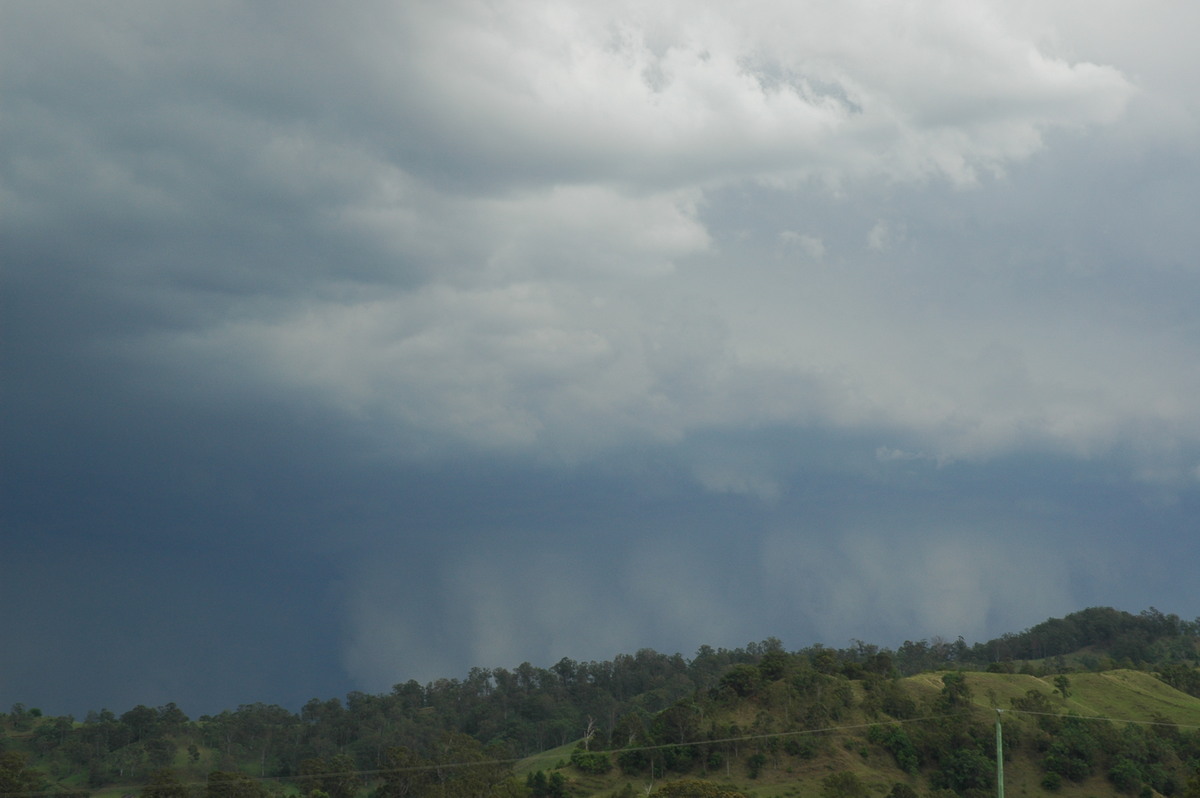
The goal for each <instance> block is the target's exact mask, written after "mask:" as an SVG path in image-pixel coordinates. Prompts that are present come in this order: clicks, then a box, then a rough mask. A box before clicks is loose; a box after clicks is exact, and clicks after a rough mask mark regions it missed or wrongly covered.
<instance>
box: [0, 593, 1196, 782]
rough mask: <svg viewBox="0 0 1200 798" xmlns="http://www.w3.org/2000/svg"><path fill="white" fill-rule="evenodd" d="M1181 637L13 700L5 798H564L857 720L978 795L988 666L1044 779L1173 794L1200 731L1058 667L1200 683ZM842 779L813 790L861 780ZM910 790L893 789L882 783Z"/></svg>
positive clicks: (1167, 626) (928, 645) (915, 764)
mask: <svg viewBox="0 0 1200 798" xmlns="http://www.w3.org/2000/svg"><path fill="white" fill-rule="evenodd" d="M1198 633H1200V622H1184V621H1181V620H1180V619H1179V618H1177V617H1175V616H1170V615H1163V614H1161V613H1159V612H1158V611H1157V610H1154V609H1151V610H1148V611H1146V612H1143V613H1141V614H1138V615H1132V614H1129V613H1124V612H1119V611H1117V610H1112V609H1108V608H1093V609H1089V610H1084V611H1082V612H1078V613H1074V614H1072V615H1068V616H1067V617H1065V618H1062V619H1051V620H1049V621H1046V622H1045V623H1043V624H1039V625H1037V626H1035V627H1033V628H1032V629H1029V630H1027V631H1025V632H1021V633H1019V634H1014V635H1005V636H1003V637H1001V638H998V639H996V640H992V641H988V642H987V643H980V644H976V645H975V646H970V647H969V646H967V645H966V644H965V643H964V642H963V641H962V640H961V639H959V640H958V641H956V642H954V643H947V642H945V641H942V640H936V639H935V640H933V641H921V642H919V643H912V642H910V641H906V642H905V643H904V644H903V645H902V646H900V647H899V648H897V649H896V650H894V651H892V650H887V649H881V648H879V647H876V646H872V645H868V644H865V643H861V642H857V641H856V642H855V643H854V644H853V645H851V646H850V647H848V648H846V649H841V650H835V649H830V648H826V647H822V646H814V647H811V648H808V649H804V650H801V651H797V652H788V651H786V650H785V649H784V648H783V646H782V644H781V643H780V642H779V641H778V640H775V639H768V640H766V641H763V642H761V643H752V644H749V645H747V646H746V647H744V648H738V649H734V650H727V649H713V648H711V647H709V646H704V647H702V648H701V649H700V650H699V651H698V652H697V653H696V655H695V656H694V657H693V658H691V659H685V658H684V657H682V656H680V655H678V654H675V655H666V654H660V653H658V652H654V651H651V650H642V651H639V652H637V653H636V654H633V655H621V656H618V657H616V658H615V659H614V660H612V661H610V662H583V663H580V662H575V661H573V660H570V659H563V660H560V661H559V662H558V663H556V664H555V665H553V666H552V667H550V668H538V667H534V666H533V665H530V664H529V663H523V664H522V665H520V666H518V667H517V668H516V669H515V670H511V671H510V670H506V669H504V668H496V669H481V668H475V669H472V670H471V671H470V673H469V674H468V675H467V677H466V679H463V680H457V679H440V680H437V681H435V682H431V683H429V684H426V685H420V684H418V683H416V682H413V681H410V682H407V683H404V684H398V685H396V686H395V687H394V688H393V689H392V690H391V692H389V693H387V694H382V695H369V694H365V693H359V692H354V693H350V694H349V695H348V696H347V697H346V699H345V700H344V701H342V700H338V699H327V700H320V699H313V700H312V701H310V702H308V703H307V704H305V705H304V706H303V707H302V708H301V710H300V711H299V712H298V713H294V712H291V711H289V710H287V709H284V708H282V707H278V706H275V705H269V704H261V703H256V704H245V705H242V706H239V707H238V708H237V709H235V710H229V711H224V712H221V713H219V714H217V715H212V716H202V717H200V718H198V719H196V720H192V719H189V718H188V717H187V715H185V714H184V712H183V711H182V710H181V709H180V708H179V707H177V706H175V705H174V704H167V705H165V706H162V707H157V708H150V707H145V706H137V707H134V708H133V709H130V710H128V711H126V712H124V713H123V714H121V715H116V714H114V713H113V712H111V711H109V710H101V711H99V712H90V713H88V715H87V716H86V717H85V718H84V719H83V720H82V721H79V722H77V721H76V720H75V719H73V718H70V717H43V716H42V713H41V712H40V711H38V710H37V709H26V708H25V707H24V706H22V705H20V704H17V705H14V706H13V707H12V710H11V711H10V712H9V713H7V714H3V713H0V729H2V730H3V732H4V741H3V747H0V795H4V794H8V793H12V794H29V793H38V792H43V791H46V790H52V789H58V790H59V791H67V790H75V791H77V792H78V791H86V790H89V789H97V788H103V787H105V786H106V785H110V784H122V785H131V784H132V785H139V786H140V789H141V791H142V795H143V796H144V798H199V797H200V795H201V793H203V798H264V796H267V795H268V794H270V793H271V792H278V791H279V790H281V789H282V788H283V786H284V785H290V786H291V787H293V788H295V789H296V790H298V791H300V792H301V793H302V794H303V795H306V796H310V797H311V798H354V796H356V795H364V794H365V791H370V792H371V794H372V795H373V797H374V798H406V797H407V796H444V797H445V798H450V796H458V795H505V794H511V795H514V796H517V795H520V796H533V798H541V797H542V796H555V798H557V797H558V796H560V795H566V794H568V793H569V780H568V778H567V777H566V776H564V773H569V774H570V776H571V778H572V779H586V778H605V777H608V776H609V775H610V774H619V776H620V777H621V778H624V779H627V780H629V781H635V782H638V783H646V784H653V783H655V781H656V780H661V779H666V781H664V782H663V783H662V784H661V785H660V789H662V788H665V787H666V786H667V785H668V784H677V783H678V784H689V783H692V782H695V783H696V784H700V785H711V784H712V782H711V781H709V780H708V779H710V778H725V779H729V780H732V779H735V778H737V779H741V778H745V779H749V780H751V781H754V780H755V779H759V778H760V777H762V776H763V774H765V773H769V772H775V771H778V770H780V769H781V768H793V767H800V766H801V765H802V763H804V762H806V761H810V760H813V759H814V758H816V757H819V756H824V755H830V754H831V746H833V745H834V743H833V739H834V738H833V733H834V732H835V731H836V730H837V729H838V728H839V726H843V725H847V724H849V723H850V721H861V720H864V719H866V720H869V721H870V723H868V724H861V728H863V731H862V732H861V734H860V735H859V737H858V739H859V740H860V741H859V742H858V743H855V745H856V746H858V750H860V752H861V754H862V757H863V758H864V759H866V758H869V757H870V756H874V755H875V754H873V753H872V752H878V756H880V757H883V760H881V761H885V762H887V763H889V767H894V768H895V772H896V774H897V775H898V776H903V777H904V778H907V779H921V780H923V782H924V783H925V784H927V786H928V788H929V789H930V790H931V791H941V792H944V793H946V794H947V795H949V794H950V793H953V794H955V795H960V796H973V795H977V794H982V792H983V791H986V790H990V789H991V788H992V785H993V780H994V764H993V762H992V761H991V759H990V757H991V756H992V750H991V746H992V745H993V734H992V728H991V726H990V725H989V721H988V719H987V718H986V717H982V716H980V714H979V713H978V712H975V711H973V709H972V708H973V701H974V700H975V699H976V698H977V697H976V696H973V695H972V691H971V688H970V684H969V679H967V678H966V674H967V673H968V672H970V671H999V672H1002V673H1018V672H1021V673H1027V674H1031V675H1037V676H1043V677H1047V680H1048V681H1047V683H1048V684H1052V685H1053V690H1052V691H1050V692H1049V695H1048V694H1047V691H1038V690H1030V691H1029V693H1028V694H1026V695H1025V696H1024V697H1022V698H1018V699H1014V700H1013V701H1012V707H1011V710H1012V711H1014V712H1017V713H1025V714H1026V715H1027V717H1028V720H1027V722H1024V725H1017V726H1014V728H1013V730H1012V739H1011V740H1010V745H1011V746H1012V747H1013V749H1014V750H1017V749H1023V750H1025V751H1026V752H1027V754H1028V755H1029V756H1030V757H1033V758H1035V759H1036V761H1037V762H1038V763H1039V766H1040V767H1041V768H1042V770H1043V771H1044V779H1043V782H1042V786H1043V787H1044V788H1046V789H1051V790H1053V789H1056V788H1060V787H1061V786H1062V785H1063V784H1064V783H1071V782H1079V781H1082V780H1085V779H1088V778H1093V777H1097V776H1103V777H1105V778H1106V779H1107V780H1108V782H1109V783H1110V784H1111V785H1112V786H1113V788H1114V789H1116V790H1118V791H1120V792H1125V793H1129V794H1138V793H1141V792H1143V791H1146V790H1154V791H1156V792H1158V793H1160V794H1162V795H1167V796H1173V795H1177V794H1178V795H1181V796H1182V795H1184V794H1185V792H1186V791H1187V790H1188V789H1190V787H1189V785H1190V784H1192V783H1193V782H1192V777H1193V775H1194V772H1195V768H1196V766H1197V764H1198V763H1200V735H1198V734H1197V733H1195V732H1189V731H1186V730H1180V729H1178V728H1175V727H1172V726H1167V725H1164V726H1161V727H1159V726H1148V727H1129V728H1116V727H1115V726H1113V725H1112V724H1107V723H1104V722H1096V721H1094V720H1086V721H1085V720H1081V719H1072V718H1064V717H1062V713H1061V712H1060V711H1059V709H1058V707H1060V706H1061V702H1063V701H1064V700H1065V699H1066V698H1067V697H1068V695H1069V692H1070V690H1071V686H1070V680H1069V679H1068V677H1067V675H1066V674H1067V673H1068V672H1071V671H1073V670H1074V671H1078V670H1084V669H1091V670H1100V669H1108V668H1114V667H1118V666H1120V667H1141V668H1143V669H1146V670H1151V671H1153V672H1155V673H1157V674H1158V676H1159V678H1161V679H1162V680H1163V681H1164V682H1166V683H1167V684H1170V685H1171V686H1173V687H1175V688H1177V689H1179V690H1182V691H1184V692H1187V693H1190V694H1192V695H1197V696H1200V671H1198V670H1197V669H1196V663H1197V637H1198ZM925 672H941V676H940V677H939V679H940V687H939V689H938V690H937V691H936V692H935V693H932V694H925V693H920V692H919V691H916V692H915V691H914V690H913V689H911V687H909V686H906V682H903V681H901V680H900V677H901V676H903V675H911V674H916V673H925ZM1054 674H1057V678H1053V675H1054ZM1055 702H1058V703H1055ZM915 719H919V720H920V721H921V722H919V723H917V722H912V723H909V722H908V721H913V720H915ZM574 741H580V742H579V743H578V744H577V745H576V746H575V748H574V750H573V751H572V752H571V753H570V754H569V755H567V756H564V761H563V762H562V763H560V765H559V766H558V767H556V768H553V769H551V770H550V772H549V773H547V772H544V771H542V770H539V771H536V772H532V773H529V774H528V776H526V777H523V778H520V779H518V778H515V777H514V775H513V772H512V767H511V764H512V762H513V761H515V760H516V759H517V758H519V757H523V756H527V755H530V754H533V753H536V752H539V751H543V750H545V749H548V748H553V747H556V746H563V745H566V744H568V743H572V742H574ZM451 765H453V766H451ZM563 768H566V771H564V770H563ZM834 775H837V774H834ZM850 776H853V774H852V773H851V774H848V775H847V776H844V777H843V776H839V777H838V778H831V779H830V780H829V782H828V784H826V785H825V788H823V790H822V791H823V792H828V793H829V794H830V795H831V796H833V795H834V794H835V793H836V794H838V795H850V794H852V793H857V787H856V782H855V780H854V779H853V778H850ZM264 779H266V780H264ZM697 779H699V781H697ZM859 786H861V785H859ZM670 789H673V790H681V789H684V787H671V788H670ZM688 789H691V790H692V791H693V792H694V791H695V790H702V789H707V788H705V787H697V786H694V785H693V787H691V788H688ZM911 789H912V788H911V787H910V786H909V785H908V784H907V783H905V782H897V783H896V786H895V787H894V788H893V793H897V791H899V792H898V793H897V795H898V796H899V798H903V796H904V795H905V791H906V790H911ZM723 791H724V792H726V793H730V792H732V790H731V789H730V790H724V789H723ZM663 794H666V793H663ZM672 794H685V793H682V792H676V793H672ZM696 794H700V793H696ZM1189 798H1191V796H1189ZM1194 798H1200V790H1197V796H1195V797H1194Z"/></svg>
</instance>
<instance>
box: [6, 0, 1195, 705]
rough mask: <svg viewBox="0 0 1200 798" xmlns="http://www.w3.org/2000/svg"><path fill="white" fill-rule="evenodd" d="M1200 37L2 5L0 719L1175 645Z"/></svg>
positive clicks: (1134, 11)
mask: <svg viewBox="0 0 1200 798" xmlns="http://www.w3.org/2000/svg"><path fill="white" fill-rule="evenodd" d="M1198 29H1200V6H1193V5H1190V4H1185V3H1177V2H1168V1H1167V0H1138V1H1137V2H1133V0H1118V1H1117V2H1113V3H1105V4H1103V5H1102V6H1097V5H1096V4H1094V3H1085V2H1082V0H1062V1H1061V2H1052V3H1047V2H1028V3H1027V2H1007V1H1006V2H999V1H998V0H953V1H950V0H946V1H944V2H938V1H936V0H904V1H902V2H894V3H886V4H879V3H874V2H865V0H864V1H863V2H860V1H859V0H849V1H848V2H839V3H832V4H831V3H816V2H791V1H789V2H772V1H769V0H762V1H761V2H749V3H742V4H729V3H699V4H697V3H695V2H688V3H675V2H650V3H646V2H628V3H625V2H605V3H596V2H573V1H572V0H566V1H565V2H555V3H539V2H523V1H520V0H497V1H496V2H486V3H484V2H471V1H469V0H463V2H457V1H456V0H455V1H452V2H437V3H432V2H430V3H424V2H382V1H378V2H375V1H371V2H359V3H353V4H328V3H316V2H312V3H310V2H286V3H285V2H228V3H211V2H187V1H184V2H174V3H166V4H164V3H159V2H149V0H117V1H115V2H106V3H83V2H57V1H56V0H38V1H37V2H20V1H19V0H10V1H9V2H3V3H0V278H2V280H3V285H2V293H0V301H2V305H0V325H2V326H0V334H2V339H0V347H2V349H0V357H2V360H0V368H2V383H0V391H2V393H0V401H2V402H3V406H2V408H0V410H2V417H3V429H2V435H3V437H2V439H0V445H2V447H3V448H2V451H0V457H2V463H0V465H2V473H0V480H2V482H0V488H2V491H3V493H2V494H0V498H2V501H3V506H2V512H3V517H2V523H3V528H2V530H0V545H2V548H0V606H2V607H3V611H2V612H0V705H3V706H5V707H6V706H8V705H9V704H10V703H12V702H15V701H20V702H23V703H25V704H26V705H27V706H39V707H41V708H42V709H43V710H44V711H46V712H49V713H54V714H60V713H68V712H70V713H75V714H82V713H83V712H84V711H86V710H87V709H89V708H91V709H98V708H101V707H108V708H111V709H114V710H125V709H128V708H130V707H132V706H133V705H135V704H138V703H144V704H149V705H161V704H162V703H165V702H167V701H175V702H177V703H178V704H180V705H181V706H182V707H183V708H184V710H185V711H188V712H190V713H192V714H193V715H196V714H200V713H206V712H214V711H219V710H220V709H224V708H232V707H235V706H236V705H237V704H239V703H247V702H252V701H267V702H278V703H282V704H284V705H287V706H291V707H297V706H299V705H300V704H301V703H303V702H304V701H305V700H307V699H309V698H313V697H320V698H329V697H334V696H340V695H343V694H345V693H346V692H348V691H350V690H364V691H369V692H380V691H386V690H388V689H390V687H391V686H392V685H393V684H395V683H398V682H403V681H406V680H408V679H417V680H419V681H425V680H429V679H433V678H438V677H460V676H463V675H465V673H466V671H467V670H468V669H469V668H470V667H473V666H481V667H495V666H503V667H513V666H515V665H517V664H519V663H520V662H522V661H530V662H533V663H534V664H537V665H549V664H552V663H553V662H555V661H557V660H558V659H560V658H562V657H571V658H573V659H578V660H587V659H608V658H611V657H612V656H613V655H615V654H617V653H623V652H632V651H635V650H637V649H638V648H642V647H652V648H656V649H658V650H662V651H668V652H675V651H679V652H682V653H684V654H685V655H686V654H690V653H692V652H694V651H695V650H696V649H697V648H698V647H699V646H700V645H702V644H710V645H714V646H728V647H732V646H737V645H742V644H745V643H746V642H748V641H751V640H760V639H763V638H765V637H767V636H772V635H773V636H777V637H779V638H780V639H782V640H783V641H784V643H785V645H787V646H789V647H791V648H800V647H803V646H807V645H810V644H813V643H818V642H820V643H825V644H829V645H834V646H842V645H846V644H847V643H848V642H849V641H850V640H851V639H855V638H857V639H862V640H866V641H868V642H874V643H877V644H881V645H888V646H895V645H898V644H900V643H901V642H903V640H905V639H906V638H907V639H920V638H923V637H931V636H934V635H941V636H944V637H948V638H954V637H957V636H958V635H962V636H964V637H965V638H966V639H967V640H968V641H975V640H981V639H986V638H988V637H990V636H995V635H998V634H1001V633H1004V632H1011V631H1019V630H1021V629H1023V628H1026V627H1028V626H1031V625H1033V624H1035V623H1037V622H1039V621H1041V620H1044V619H1045V618H1047V617H1050V616H1055V615H1062V614H1065V613H1067V612H1071V611H1074V610H1077V609H1082V608H1084V607H1087V606H1093V605H1098V604H1104V605H1112V606H1117V607H1119V608H1122V609H1127V610H1130V611H1138V610H1141V609H1145V608H1147V607H1149V606H1152V605H1153V606H1156V607H1158V608H1159V609H1161V610H1162V611H1164V612H1174V613H1177V614H1179V615H1181V616H1183V617H1185V618H1192V617H1196V616H1197V615H1200V597H1198V596H1197V594H1196V592H1195V572H1196V567H1197V565H1198V563H1200V545H1198V543H1197V534H1196V518H1197V510H1198V509H1200V403H1198V402H1197V396H1200V314H1198V312H1197V310H1196V309H1197V307H1200V261H1198V256H1197V253H1198V252H1200V224H1197V223H1196V218H1197V208H1200V157H1198V156H1200V51H1197V48H1195V46H1194V42H1193V39H1194V33H1195V31H1196V30H1198Z"/></svg>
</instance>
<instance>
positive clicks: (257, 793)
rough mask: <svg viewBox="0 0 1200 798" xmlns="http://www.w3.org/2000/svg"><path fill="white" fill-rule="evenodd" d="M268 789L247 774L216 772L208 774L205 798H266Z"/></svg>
mask: <svg viewBox="0 0 1200 798" xmlns="http://www.w3.org/2000/svg"><path fill="white" fill-rule="evenodd" d="M266 796H267V788H266V787H264V786H263V785H262V783H261V782H259V781H257V780H256V779H252V778H250V777H249V776H247V775H246V774H245V773H238V772H234V771H224V770H214V771H213V772H211V773H209V774H208V783H207V784H206V785H205V788H204V798H266Z"/></svg>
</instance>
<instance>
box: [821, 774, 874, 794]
mask: <svg viewBox="0 0 1200 798" xmlns="http://www.w3.org/2000/svg"><path fill="white" fill-rule="evenodd" d="M868 794H869V791H868V790H867V785H866V784H863V782H862V779H860V778H859V777H858V775H857V774H855V773H852V772H850V771H848V770H842V771H839V772H837V773H830V774H829V775H828V776H826V777H825V778H824V779H822V780H821V798H867V796H868Z"/></svg>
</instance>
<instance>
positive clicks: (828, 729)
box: [3, 709, 1200, 798]
mask: <svg viewBox="0 0 1200 798" xmlns="http://www.w3.org/2000/svg"><path fill="white" fill-rule="evenodd" d="M1003 712H1005V713H1007V714H1012V715H1035V716H1041V717H1054V718H1063V719H1067V720H1071V719H1074V720H1088V721H1105V722H1108V723H1115V724H1136V725H1142V726H1167V727H1172V728H1177V729H1200V724H1188V723H1173V722H1171V721H1150V720H1131V719H1125V718H1112V717H1107V716H1103V715H1076V714H1074V713H1066V712H1037V711H1034V710H1025V709H1005V710H1003ZM975 714H977V710H973V709H965V710H962V711H959V712H950V713H943V714H939V715H923V716H921V717H918V718H897V719H889V720H886V721H871V722H869V723H850V724H844V725H840V726H823V727H818V728H809V729H794V730H791V731H782V732H763V733H761V734H743V735H736V736H730V737H718V738H713V739H704V740H692V741H688V742H679V743H657V744H655V745H640V746H629V747H625V748H616V749H609V750H607V751H596V752H595V753H602V754H606V755H610V756H611V755H620V754H624V753H636V752H642V751H661V750H665V749H668V748H689V747H694V746H711V745H722V744H727V743H742V742H753V741H755V740H768V739H780V738H784V737H803V736H806V735H814V734H831V733H835V732H849V731H857V730H861V729H869V728H871V727H872V726H901V725H909V724H916V723H928V722H930V721H937V720H945V719H947V718H954V717H962V716H964V715H975ZM395 747H400V746H395ZM525 759H528V757H513V758H505V759H484V760H475V761H469V762H437V763H428V764H420V765H411V766H406V767H400V768H378V769H370V770H366V769H364V770H346V771H333V772H328V773H305V774H297V775H291V776H250V775H248V774H242V773H240V772H239V771H234V772H235V773H237V774H238V775H239V777H241V776H244V777H245V778H246V779H249V780H251V781H255V782H281V781H299V780H302V779H323V778H335V777H346V776H355V777H359V778H364V780H365V779H366V777H372V776H373V777H382V776H387V775H390V774H398V773H419V772H427V771H435V770H454V769H457V768H471V767H496V766H501V765H514V764H517V763H519V762H522V761H524V760H525ZM177 783H178V784H179V785H180V786H183V787H189V788H190V787H200V786H205V785H207V784H208V780H205V781H190V782H177ZM63 793H64V790H42V791H35V792H6V793H3V798H38V797H39V796H57V795H62V794H63Z"/></svg>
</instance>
